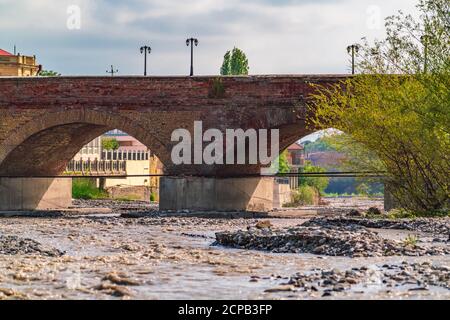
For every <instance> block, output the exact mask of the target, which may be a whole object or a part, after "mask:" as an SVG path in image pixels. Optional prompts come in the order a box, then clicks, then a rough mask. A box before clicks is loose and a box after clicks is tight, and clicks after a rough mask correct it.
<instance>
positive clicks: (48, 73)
mask: <svg viewBox="0 0 450 320" xmlns="http://www.w3.org/2000/svg"><path fill="white" fill-rule="evenodd" d="M60 75H61V74H60V73H58V72H56V71H52V70H41V72H39V76H40V77H59V76H60Z"/></svg>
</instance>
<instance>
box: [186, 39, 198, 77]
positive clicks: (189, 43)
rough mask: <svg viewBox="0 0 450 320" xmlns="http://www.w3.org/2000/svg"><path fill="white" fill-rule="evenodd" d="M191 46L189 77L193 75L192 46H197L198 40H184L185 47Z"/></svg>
mask: <svg viewBox="0 0 450 320" xmlns="http://www.w3.org/2000/svg"><path fill="white" fill-rule="evenodd" d="M189 45H191V73H190V76H191V77H192V76H193V75H194V45H195V46H198V40H197V39H195V38H189V39H186V46H189Z"/></svg>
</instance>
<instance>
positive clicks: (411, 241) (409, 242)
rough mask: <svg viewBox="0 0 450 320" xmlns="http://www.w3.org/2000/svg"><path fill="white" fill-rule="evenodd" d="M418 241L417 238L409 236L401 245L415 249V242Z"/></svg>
mask: <svg viewBox="0 0 450 320" xmlns="http://www.w3.org/2000/svg"><path fill="white" fill-rule="evenodd" d="M418 241H419V237H417V236H415V235H412V234H409V235H408V236H407V237H406V238H405V239H404V240H403V244H404V245H405V246H412V247H415V246H416V245H417V242H418Z"/></svg>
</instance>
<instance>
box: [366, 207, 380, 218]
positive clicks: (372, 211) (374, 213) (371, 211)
mask: <svg viewBox="0 0 450 320" xmlns="http://www.w3.org/2000/svg"><path fill="white" fill-rule="evenodd" d="M367 214H369V215H372V216H379V215H381V214H382V213H381V210H380V209H378V208H376V207H370V208H369V209H368V210H367Z"/></svg>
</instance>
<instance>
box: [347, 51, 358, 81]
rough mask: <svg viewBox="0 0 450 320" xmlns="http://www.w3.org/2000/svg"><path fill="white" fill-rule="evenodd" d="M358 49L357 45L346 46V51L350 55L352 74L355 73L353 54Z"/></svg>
mask: <svg viewBox="0 0 450 320" xmlns="http://www.w3.org/2000/svg"><path fill="white" fill-rule="evenodd" d="M358 51H359V45H357V44H352V45H350V46H348V47H347V52H348V54H350V55H351V56H352V74H355V55H356V54H357V53H358Z"/></svg>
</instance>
